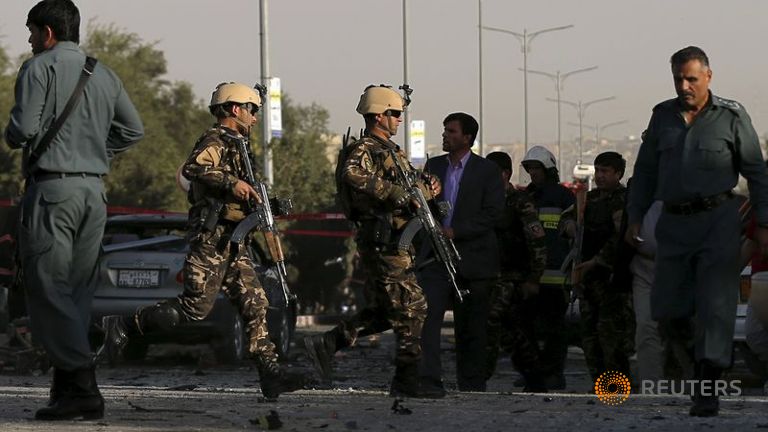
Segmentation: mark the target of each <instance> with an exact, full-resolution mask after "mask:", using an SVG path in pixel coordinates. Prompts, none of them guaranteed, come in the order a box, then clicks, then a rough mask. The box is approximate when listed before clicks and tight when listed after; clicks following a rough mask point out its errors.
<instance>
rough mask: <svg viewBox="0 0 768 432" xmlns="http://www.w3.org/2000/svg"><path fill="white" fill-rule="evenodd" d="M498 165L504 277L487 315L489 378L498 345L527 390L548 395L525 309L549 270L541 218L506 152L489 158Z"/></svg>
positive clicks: (496, 288)
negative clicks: (501, 186) (514, 181)
mask: <svg viewBox="0 0 768 432" xmlns="http://www.w3.org/2000/svg"><path fill="white" fill-rule="evenodd" d="M486 159H489V160H492V161H494V162H496V164H498V165H499V168H500V169H501V174H502V178H503V179H504V184H506V199H505V205H504V217H503V219H502V221H501V223H500V224H499V226H498V227H497V229H496V236H497V237H498V239H499V256H500V264H501V274H500V276H499V280H498V282H497V283H496V286H495V287H494V289H493V291H492V292H491V296H490V298H491V310H490V313H489V315H488V354H487V361H488V366H487V379H490V378H491V376H493V372H494V370H495V369H496V360H497V357H498V354H499V345H501V347H502V348H503V349H504V350H505V351H507V352H510V353H512V363H513V365H514V366H515V368H516V369H517V370H518V371H519V372H520V373H521V374H522V375H523V376H524V377H525V383H526V385H525V389H524V391H535V392H541V391H546V387H545V386H544V382H543V376H542V371H541V370H539V366H540V364H539V347H538V344H537V343H536V341H535V340H532V339H531V337H530V336H531V334H530V333H529V332H526V331H525V330H524V328H525V325H524V324H523V322H522V319H523V314H522V308H525V307H531V305H530V304H529V303H530V302H529V299H531V298H532V297H534V296H535V295H536V294H538V292H539V279H540V278H541V276H542V274H543V273H544V268H545V267H546V265H547V244H546V236H545V233H544V228H543V227H542V226H541V222H540V221H539V213H538V211H537V210H536V206H535V205H534V203H533V201H532V200H531V198H530V196H529V195H528V194H527V193H525V192H524V191H519V190H517V189H515V187H514V186H513V185H512V184H511V183H510V182H509V179H510V178H511V177H512V159H511V158H510V157H509V155H508V154H506V153H504V152H493V153H490V154H489V155H488V156H486Z"/></svg>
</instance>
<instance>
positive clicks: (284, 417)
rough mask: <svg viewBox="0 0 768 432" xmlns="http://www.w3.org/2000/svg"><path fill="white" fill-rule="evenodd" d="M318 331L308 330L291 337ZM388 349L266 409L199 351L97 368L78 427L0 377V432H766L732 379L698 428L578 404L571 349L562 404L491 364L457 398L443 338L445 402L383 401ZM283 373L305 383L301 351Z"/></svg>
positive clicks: (173, 350)
mask: <svg viewBox="0 0 768 432" xmlns="http://www.w3.org/2000/svg"><path fill="white" fill-rule="evenodd" d="M324 328H325V327H323V326H311V327H308V328H303V329H300V332H301V333H303V334H306V333H312V332H317V331H321V330H323V329H324ZM299 336H301V334H300V335H299ZM393 343H394V338H393V336H392V335H391V333H390V334H385V335H384V336H383V337H382V338H381V340H380V341H379V342H378V343H371V342H370V341H368V340H363V341H361V342H360V343H359V344H358V346H357V347H356V348H354V349H351V350H347V351H345V352H342V353H339V354H338V355H337V358H336V375H335V380H334V385H333V387H332V388H323V389H320V388H316V389H308V390H303V391H299V392H295V393H292V394H286V395H283V396H281V397H280V399H279V401H278V402H275V403H268V402H264V401H263V400H262V399H261V393H260V390H259V385H258V375H257V373H256V370H255V368H254V367H252V366H251V365H250V364H248V363H243V364H242V365H239V366H236V367H225V366H221V365H216V364H215V363H214V361H213V356H212V354H211V352H210V350H209V349H208V348H207V347H205V346H194V347H178V346H159V347H153V348H152V349H151V351H150V356H149V358H148V359H147V360H146V361H145V362H143V363H141V364H124V365H120V366H119V367H116V368H108V367H106V366H102V367H100V368H99V370H98V377H99V382H100V384H101V388H102V392H103V394H104V397H105V399H106V403H107V412H106V415H105V418H104V419H103V420H100V421H88V422H77V421H73V422H59V423H43V422H36V421H34V420H33V416H34V411H35V409H37V408H39V407H41V406H42V405H44V404H45V401H46V400H47V397H48V393H47V392H48V383H49V380H50V376H49V375H40V374H36V375H16V374H13V373H12V372H11V371H7V370H6V371H3V372H2V374H0V430H9V431H11V430H13V431H51V430H55V431H84V430H87V431H196V430H200V431H235V430H263V429H264V427H263V426H261V425H259V418H260V417H264V416H266V415H268V414H269V413H270V411H275V412H276V413H277V416H278V418H279V419H280V422H281V423H282V426H281V428H280V430H286V431H314V430H318V431H353V430H364V431H398V430H399V431H420V432H421V431H506V430H545V431H546V430H558V431H562V430H619V431H635V430H664V431H669V430H675V431H686V430H702V429H703V430H729V431H735V430H763V429H765V430H768V397H765V396H763V395H762V388H761V387H759V386H758V384H759V383H757V382H755V381H754V380H753V379H751V378H750V377H749V376H748V375H746V373H745V371H744V370H742V369H741V368H739V367H737V368H736V369H735V370H734V371H732V372H731V373H730V375H729V377H730V378H732V379H742V380H743V381H744V383H745V385H753V386H755V387H745V389H744V395H743V396H740V397H734V398H726V399H724V400H723V401H722V403H721V415H720V416H719V417H716V418H708V419H699V418H691V417H689V416H688V407H689V405H690V401H689V399H688V397H687V396H644V395H638V394H634V393H633V394H630V396H629V398H628V399H627V400H626V401H625V402H624V403H622V404H620V405H616V406H612V405H607V404H604V403H602V402H600V401H598V400H597V398H596V397H595V396H594V395H591V394H589V393H588V392H589V390H590V389H591V388H592V386H593V383H591V382H590V380H589V378H588V376H587V373H586V369H585V367H584V361H583V356H582V354H581V351H580V350H579V349H578V348H575V347H574V348H572V349H571V350H570V351H569V356H568V367H567V370H566V379H567V383H568V388H567V390H566V391H565V392H563V393H549V394H522V393H519V391H520V388H516V387H514V385H513V382H514V380H515V379H516V378H517V374H516V373H515V372H514V370H513V369H512V367H511V364H510V362H509V360H508V359H501V360H500V362H499V367H498V372H497V375H496V376H495V377H494V378H493V379H492V380H491V381H490V382H489V392H487V393H460V392H457V391H456V390H455V378H454V374H455V369H454V367H453V365H454V360H455V356H454V353H453V350H452V334H451V331H450V330H449V329H446V330H445V331H444V338H443V348H444V350H443V355H444V357H443V363H444V366H445V367H446V368H447V370H446V373H445V380H446V386H447V388H448V390H449V395H448V396H447V397H446V398H445V399H440V400H417V399H405V400H402V401H400V400H398V401H395V399H392V398H389V397H388V396H387V390H388V387H389V380H390V379H391V376H392V374H393V367H392V354H393ZM288 365H289V366H290V367H291V368H293V369H295V370H303V371H306V372H308V373H311V368H310V366H309V362H308V359H307V358H306V357H305V355H304V353H303V350H302V349H301V344H298V345H297V346H296V347H295V349H294V350H293V352H292V354H291V356H290V358H289V359H288ZM737 366H738V365H737ZM395 402H397V403H396V404H395ZM273 424H274V423H273Z"/></svg>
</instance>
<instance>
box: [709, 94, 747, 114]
mask: <svg viewBox="0 0 768 432" xmlns="http://www.w3.org/2000/svg"><path fill="white" fill-rule="evenodd" d="M712 105H715V106H721V107H723V108H727V109H729V110H730V111H733V112H734V113H736V114H737V115H738V114H741V113H743V112H744V107H743V106H742V105H741V104H740V103H738V102H736V101H735V100H730V99H725V98H721V97H720V96H715V95H712Z"/></svg>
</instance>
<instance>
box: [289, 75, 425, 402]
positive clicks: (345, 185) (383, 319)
mask: <svg viewBox="0 0 768 432" xmlns="http://www.w3.org/2000/svg"><path fill="white" fill-rule="evenodd" d="M404 108H405V106H404V103H403V98H402V97H401V96H400V95H399V94H398V93H397V92H396V91H394V90H393V89H392V88H390V87H387V86H369V87H368V88H366V90H365V92H364V93H363V94H362V96H361V97H360V103H359V104H358V106H357V112H358V113H360V114H362V115H363V118H364V119H365V127H366V130H365V134H364V136H363V137H362V138H361V139H359V140H358V141H356V142H355V143H353V144H351V145H349V146H347V147H346V148H344V149H343V150H342V151H343V152H344V153H342V155H341V156H340V159H339V164H340V165H339V168H338V169H337V188H338V193H339V198H340V201H341V205H342V206H343V207H344V208H345V211H346V212H347V217H348V218H349V219H350V220H351V221H352V222H354V223H355V225H356V227H357V235H356V238H355V241H356V242H357V247H358V252H359V254H360V260H361V261H360V263H361V265H362V266H363V267H364V269H365V272H366V274H367V275H368V278H369V280H368V283H367V284H366V289H370V290H372V293H371V295H370V296H369V299H370V304H368V305H366V307H365V309H363V310H361V311H360V312H358V313H357V314H356V315H355V316H354V317H352V318H351V319H349V320H345V321H343V322H341V323H340V324H339V325H338V326H336V327H335V328H334V329H332V330H331V331H328V332H326V333H324V334H321V335H314V336H308V337H306V338H305V339H304V342H305V345H306V348H307V353H308V354H309V356H310V358H312V360H313V362H314V364H315V367H316V368H317V370H318V372H319V373H320V374H321V376H322V377H323V378H324V380H326V381H330V379H331V374H332V369H331V360H332V357H333V354H334V353H335V352H336V351H338V350H340V349H343V348H346V347H349V346H351V345H353V344H354V343H355V340H356V339H357V338H358V337H363V336H367V335H371V334H375V333H380V332H383V331H386V330H389V329H392V330H393V331H394V332H395V335H396V337H397V352H396V355H395V365H396V371H395V377H394V379H393V380H392V386H391V390H390V395H391V396H412V397H420V396H423V395H422V394H421V393H420V392H419V386H418V363H419V360H420V357H421V343H420V342H421V329H422V326H423V324H424V318H425V317H426V313H427V303H426V300H425V299H424V295H423V293H422V290H421V287H419V285H418V284H417V282H416V277H415V275H414V266H413V259H414V250H413V247H408V248H407V249H402V248H400V247H398V239H399V237H400V234H401V233H402V229H403V228H404V227H405V225H406V224H407V223H408V222H409V221H410V220H411V219H412V218H413V217H414V213H413V212H412V208H413V207H412V206H414V205H417V204H415V201H412V199H411V198H410V196H409V194H408V192H407V191H406V190H405V189H404V188H403V186H402V185H399V184H398V180H397V178H396V174H395V170H394V163H393V160H392V157H393V154H394V155H396V157H397V158H398V160H399V163H400V165H401V166H402V167H404V169H405V170H406V171H408V172H409V173H413V172H414V168H413V166H411V164H410V162H409V161H408V159H407V157H406V155H405V154H404V153H403V151H402V150H401V149H400V147H399V146H398V145H397V144H395V143H394V142H392V141H391V137H392V136H393V135H395V133H396V132H397V129H398V126H399V125H400V123H401V122H402V120H401V114H402V112H403V109H404ZM393 151H394V153H393ZM419 187H420V188H421V189H422V192H423V193H424V196H425V197H426V198H427V199H432V197H433V196H435V195H437V193H439V187H440V186H439V182H438V181H437V180H436V179H435V178H434V177H430V178H428V179H425V178H421V179H420V180H419Z"/></svg>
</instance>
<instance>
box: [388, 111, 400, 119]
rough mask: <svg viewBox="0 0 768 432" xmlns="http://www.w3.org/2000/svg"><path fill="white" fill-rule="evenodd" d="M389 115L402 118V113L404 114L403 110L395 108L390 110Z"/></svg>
mask: <svg viewBox="0 0 768 432" xmlns="http://www.w3.org/2000/svg"><path fill="white" fill-rule="evenodd" d="M389 115H390V116H392V117H394V118H400V116H401V115H403V112H402V111H395V110H389Z"/></svg>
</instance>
